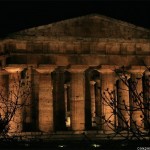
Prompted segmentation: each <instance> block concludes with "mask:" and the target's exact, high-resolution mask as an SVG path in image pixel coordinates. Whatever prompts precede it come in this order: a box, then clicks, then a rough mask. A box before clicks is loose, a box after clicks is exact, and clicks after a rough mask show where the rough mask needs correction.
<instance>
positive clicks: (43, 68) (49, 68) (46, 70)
mask: <svg viewBox="0 0 150 150" xmlns="http://www.w3.org/2000/svg"><path fill="white" fill-rule="evenodd" d="M56 67H57V66H56V65H39V67H38V68H36V71H37V72H39V73H42V74H50V73H51V72H53V71H54V70H55V69H56Z"/></svg>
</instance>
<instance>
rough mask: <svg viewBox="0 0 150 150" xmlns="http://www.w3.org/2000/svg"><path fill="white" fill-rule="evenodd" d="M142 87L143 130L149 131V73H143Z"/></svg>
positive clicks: (147, 71)
mask: <svg viewBox="0 0 150 150" xmlns="http://www.w3.org/2000/svg"><path fill="white" fill-rule="evenodd" d="M143 81H144V84H143V85H144V87H143V97H144V100H143V103H144V115H145V117H144V128H145V129H149V125H150V71H149V70H146V71H145V73H144V80H143Z"/></svg>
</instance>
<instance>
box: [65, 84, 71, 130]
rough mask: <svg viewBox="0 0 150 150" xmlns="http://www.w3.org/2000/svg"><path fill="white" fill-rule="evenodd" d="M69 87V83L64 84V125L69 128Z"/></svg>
mask: <svg viewBox="0 0 150 150" xmlns="http://www.w3.org/2000/svg"><path fill="white" fill-rule="evenodd" d="M69 87H70V84H67V83H66V84H64V90H65V91H64V94H65V115H66V127H68V128H70V125H71V122H70V101H69V99H70V98H69Z"/></svg>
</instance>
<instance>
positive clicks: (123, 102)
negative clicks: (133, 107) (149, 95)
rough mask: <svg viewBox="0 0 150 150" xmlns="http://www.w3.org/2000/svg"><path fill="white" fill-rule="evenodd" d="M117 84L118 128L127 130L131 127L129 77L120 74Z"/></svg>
mask: <svg viewBox="0 0 150 150" xmlns="http://www.w3.org/2000/svg"><path fill="white" fill-rule="evenodd" d="M118 76H119V80H118V84H117V104H116V106H117V110H116V111H117V120H118V126H119V127H121V128H126V127H129V126H130V113H129V110H130V104H129V84H128V79H129V75H127V74H125V75H122V74H118Z"/></svg>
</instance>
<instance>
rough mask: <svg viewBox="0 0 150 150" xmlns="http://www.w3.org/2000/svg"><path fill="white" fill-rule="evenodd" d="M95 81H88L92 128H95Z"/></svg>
mask: <svg viewBox="0 0 150 150" xmlns="http://www.w3.org/2000/svg"><path fill="white" fill-rule="evenodd" d="M94 85H95V81H90V93H91V117H92V127H94V126H96V122H95V117H96V104H95V102H96V101H95V86H94Z"/></svg>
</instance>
